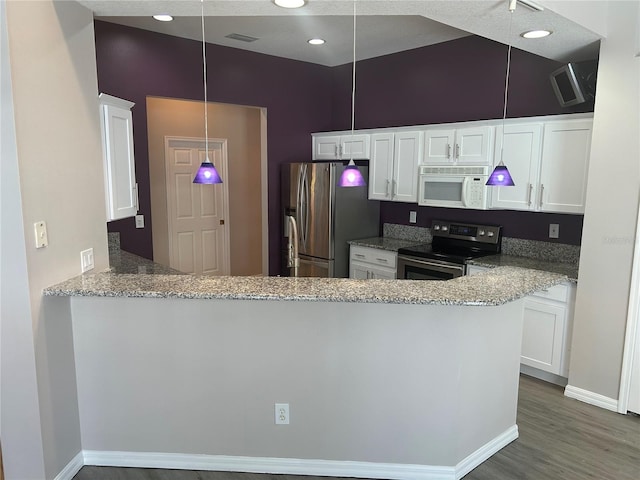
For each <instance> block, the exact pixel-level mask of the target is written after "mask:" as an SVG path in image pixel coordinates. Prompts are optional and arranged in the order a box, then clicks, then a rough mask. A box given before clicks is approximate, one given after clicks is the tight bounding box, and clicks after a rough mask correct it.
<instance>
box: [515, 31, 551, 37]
mask: <svg viewBox="0 0 640 480" xmlns="http://www.w3.org/2000/svg"><path fill="white" fill-rule="evenodd" d="M552 33H553V32H551V31H550V30H529V31H528V32H523V33H521V34H520V36H521V37H524V38H544V37H548V36H549V35H551V34H552Z"/></svg>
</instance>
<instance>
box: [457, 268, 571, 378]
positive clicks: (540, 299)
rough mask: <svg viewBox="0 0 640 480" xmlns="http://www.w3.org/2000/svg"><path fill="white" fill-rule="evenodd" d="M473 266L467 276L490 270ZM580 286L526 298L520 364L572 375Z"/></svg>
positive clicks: (564, 286) (565, 285)
mask: <svg viewBox="0 0 640 480" xmlns="http://www.w3.org/2000/svg"><path fill="white" fill-rule="evenodd" d="M487 270H488V269H487V268H485V267H480V266H476V265H469V266H468V267H467V275H475V274H477V273H482V272H484V271H487ZM575 290H576V286H575V285H574V284H572V283H569V282H566V283H561V284H559V285H554V286H553V287H550V288H548V289H547V290H543V291H540V292H536V293H533V294H531V295H529V296H527V297H526V298H525V299H524V312H523V315H524V325H523V331H522V352H521V357H520V363H521V364H522V365H526V366H528V367H533V368H536V369H538V370H542V371H543V372H548V373H552V374H554V375H558V376H560V377H568V376H569V354H570V350H571V332H572V328H573V307H574V304H575Z"/></svg>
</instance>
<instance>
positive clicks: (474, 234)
mask: <svg viewBox="0 0 640 480" xmlns="http://www.w3.org/2000/svg"><path fill="white" fill-rule="evenodd" d="M431 232H432V235H433V243H425V244H422V245H414V246H412V247H405V248H401V249H399V250H398V254H399V255H405V256H411V257H419V258H429V259H435V260H441V261H447V262H450V263H455V264H459V265H464V264H465V263H467V261H468V260H471V259H473V258H478V257H483V256H486V255H494V254H496V253H500V248H501V245H502V227H500V226H496V225H475V224H462V223H453V222H447V221H443V220H434V222H433V224H432V226H431Z"/></svg>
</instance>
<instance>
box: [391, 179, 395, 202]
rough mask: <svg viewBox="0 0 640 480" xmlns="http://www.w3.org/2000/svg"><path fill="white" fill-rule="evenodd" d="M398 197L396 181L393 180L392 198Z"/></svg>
mask: <svg viewBox="0 0 640 480" xmlns="http://www.w3.org/2000/svg"><path fill="white" fill-rule="evenodd" d="M395 196H396V181H395V180H393V181H392V182H391V198H394V197H395Z"/></svg>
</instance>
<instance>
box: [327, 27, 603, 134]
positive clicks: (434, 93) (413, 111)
mask: <svg viewBox="0 0 640 480" xmlns="http://www.w3.org/2000/svg"><path fill="white" fill-rule="evenodd" d="M506 62H507V46H506V45H502V44H500V43H497V42H494V41H492V40H487V39H485V38H481V37H476V36H468V37H464V38H460V39H457V40H452V41H450V42H445V43H440V44H437V45H432V46H429V47H423V48H417V49H414V50H407V51H405V52H400V53H396V54H393V55H385V56H383V57H377V58H372V59H369V60H363V61H359V62H358V63H357V64H356V108H355V112H356V115H355V126H356V128H378V127H397V126H405V125H424V124H435V123H447V122H464V121H473V120H486V119H493V118H502V113H503V106H504V82H505V73H506ZM560 65H562V64H561V63H558V62H556V61H553V60H549V59H546V58H543V57H539V56H537V55H533V54H530V53H527V52H524V51H521V50H517V49H515V48H514V49H512V53H511V72H510V75H509V96H508V102H507V117H531V116H536V115H557V114H563V113H578V112H592V111H593V102H591V103H590V104H588V103H584V104H581V105H576V106H574V107H568V108H566V107H565V108H563V107H561V106H560V105H559V103H558V101H557V99H556V97H555V95H554V93H553V90H552V88H551V83H550V82H549V74H550V73H551V72H553V71H554V70H555V69H557V68H558V67H559V66H560ZM351 75H352V67H351V64H346V65H341V66H338V67H334V68H333V87H334V89H333V102H334V105H333V121H332V125H331V128H332V129H334V130H347V129H350V128H351V103H350V98H351Z"/></svg>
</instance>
